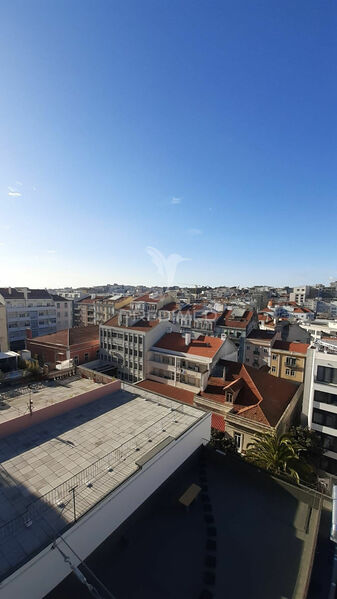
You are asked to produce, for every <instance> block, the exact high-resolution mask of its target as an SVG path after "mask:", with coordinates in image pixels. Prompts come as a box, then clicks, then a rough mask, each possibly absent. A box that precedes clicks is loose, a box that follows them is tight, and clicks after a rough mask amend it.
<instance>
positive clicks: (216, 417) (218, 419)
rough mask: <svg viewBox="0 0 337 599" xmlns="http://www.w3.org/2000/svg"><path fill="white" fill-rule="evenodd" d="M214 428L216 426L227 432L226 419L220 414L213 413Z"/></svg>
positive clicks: (219, 429)
mask: <svg viewBox="0 0 337 599" xmlns="http://www.w3.org/2000/svg"><path fill="white" fill-rule="evenodd" d="M212 428H215V429H216V430H218V431H221V432H222V433H224V432H225V419H224V417H223V416H221V415H220V414H215V413H214V412H213V413H212Z"/></svg>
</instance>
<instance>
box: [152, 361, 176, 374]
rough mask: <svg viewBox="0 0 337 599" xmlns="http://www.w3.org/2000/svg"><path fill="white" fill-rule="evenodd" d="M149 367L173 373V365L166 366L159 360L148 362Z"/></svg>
mask: <svg viewBox="0 0 337 599" xmlns="http://www.w3.org/2000/svg"><path fill="white" fill-rule="evenodd" d="M149 367H150V368H155V369H158V368H160V369H161V370H165V371H167V372H174V371H175V366H174V364H166V363H165V362H159V360H153V359H152V360H149Z"/></svg>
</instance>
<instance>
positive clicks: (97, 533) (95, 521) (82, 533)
mask: <svg viewBox="0 0 337 599" xmlns="http://www.w3.org/2000/svg"><path fill="white" fill-rule="evenodd" d="M210 432H211V413H210V412H209V413H206V414H205V415H204V416H203V417H202V419H201V420H199V421H198V422H197V423H196V424H194V425H193V427H191V428H190V429H189V430H188V431H186V432H185V433H184V434H183V435H181V437H179V438H178V439H177V440H175V441H173V442H172V443H170V444H169V445H168V446H167V447H165V448H164V449H163V450H162V451H161V452H160V453H159V454H157V455H156V456H155V457H154V458H152V459H151V460H150V461H149V462H148V463H147V464H146V465H145V466H143V468H142V469H141V470H139V471H137V472H136V473H135V474H134V475H133V476H132V477H130V478H129V479H127V480H126V481H125V483H123V484H122V485H121V486H120V487H119V488H118V489H116V490H115V491H114V492H113V493H111V494H110V495H109V496H108V497H107V498H106V499H105V500H103V501H102V502H100V503H99V504H98V505H97V506H96V507H95V508H93V509H92V510H91V511H90V512H89V513H88V514H86V515H85V516H83V518H81V519H80V521H79V522H77V524H74V525H73V526H72V527H71V529H70V530H68V531H67V532H66V533H65V534H64V535H63V537H64V538H65V539H66V541H67V542H68V543H69V544H70V545H71V547H72V548H73V549H74V550H75V551H76V553H77V554H78V555H79V556H80V557H81V559H82V560H84V559H85V558H86V557H88V555H90V553H92V552H93V551H94V550H95V549H96V547H98V545H100V544H101V543H102V542H103V541H104V540H105V539H106V538H107V537H108V536H109V535H110V534H111V533H112V532H113V531H114V530H116V529H117V528H118V526H119V525H120V524H122V522H124V520H126V518H128V517H129V516H130V515H131V514H132V513H133V512H134V511H135V510H136V509H137V508H138V507H139V506H140V505H141V504H142V503H143V502H144V501H145V500H146V499H147V498H148V497H149V496H150V495H151V494H152V493H153V492H154V491H155V490H156V489H158V487H159V486H160V485H161V484H162V483H163V482H164V481H165V480H166V479H167V478H168V477H169V476H170V475H171V474H172V473H173V472H174V471H175V470H176V469H177V468H179V466H181V464H183V462H185V460H186V459H187V458H188V457H189V456H190V455H191V454H192V453H193V452H194V451H195V450H196V449H197V448H198V447H199V446H200V445H202V444H205V443H207V441H208V440H209V438H210ZM57 544H58V545H59V546H60V549H62V551H63V552H64V553H65V554H66V555H68V556H69V557H70V558H71V561H72V563H73V564H74V565H78V563H79V562H78V560H76V558H75V556H74V555H73V554H72V553H71V551H70V549H69V548H68V547H67V546H66V545H65V543H64V542H63V541H62V540H61V539H58V541H57ZM70 572H71V570H70V567H69V566H68V565H67V564H66V563H65V561H64V559H63V557H62V556H61V554H60V552H59V551H58V550H57V549H52V547H51V545H49V546H48V547H47V548H46V549H44V550H43V551H42V552H41V553H39V554H38V555H37V556H36V557H34V558H33V559H32V560H30V562H28V563H27V564H25V565H24V566H22V567H21V568H20V569H19V570H18V571H17V572H15V573H14V574H12V575H11V576H10V577H9V578H7V579H6V580H5V581H4V582H2V583H1V584H0V595H1V599H19V598H21V597H24V598H25V599H39V598H41V599H42V598H43V597H44V596H45V595H46V594H47V593H49V591H51V590H52V589H53V588H54V587H55V586H56V585H57V584H59V582H61V581H62V580H63V579H64V578H65V577H66V576H67V575H68V574H70Z"/></svg>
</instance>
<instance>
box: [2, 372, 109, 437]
mask: <svg viewBox="0 0 337 599" xmlns="http://www.w3.org/2000/svg"><path fill="white" fill-rule="evenodd" d="M59 372H60V374H62V371H59ZM101 386H102V385H101V383H94V381H92V380H90V379H86V378H82V377H81V376H79V375H75V376H73V377H67V378H65V379H63V380H58V381H43V382H39V383H29V386H28V384H27V385H20V386H18V387H13V388H12V389H8V390H7V391H1V390H0V425H1V423H3V422H7V421H8V420H12V418H17V417H18V416H23V415H24V414H27V413H28V410H29V401H30V399H31V400H32V404H33V410H40V409H41V408H46V407H47V406H50V405H51V404H55V403H59V402H60V401H64V400H65V399H69V398H70V397H74V396H75V395H81V394H82V393H87V392H88V391H92V390H93V389H96V388H98V387H101Z"/></svg>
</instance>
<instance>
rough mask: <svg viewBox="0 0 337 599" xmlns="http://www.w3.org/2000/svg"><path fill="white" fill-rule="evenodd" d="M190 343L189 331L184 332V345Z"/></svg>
mask: <svg viewBox="0 0 337 599" xmlns="http://www.w3.org/2000/svg"><path fill="white" fill-rule="evenodd" d="M190 343H191V333H185V345H189V344H190Z"/></svg>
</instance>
